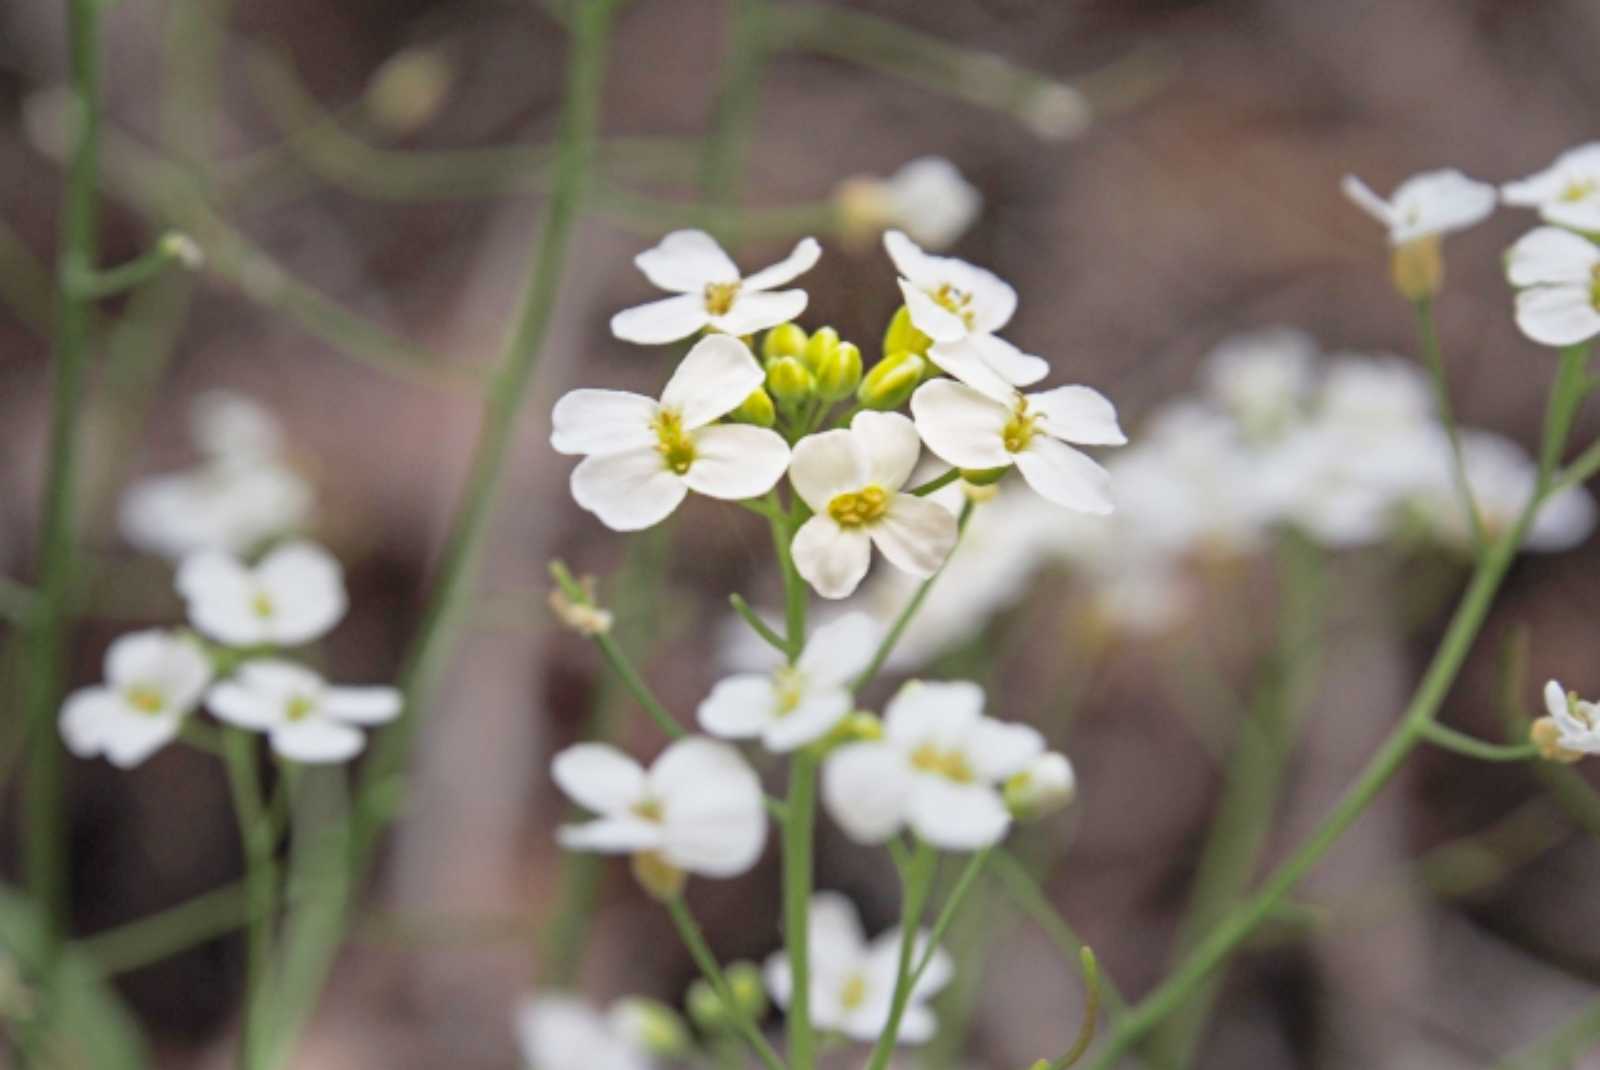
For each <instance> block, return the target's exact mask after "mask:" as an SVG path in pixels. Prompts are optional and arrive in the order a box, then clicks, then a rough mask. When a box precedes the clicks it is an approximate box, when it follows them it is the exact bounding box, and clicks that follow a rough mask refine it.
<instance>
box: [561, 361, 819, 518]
mask: <svg viewBox="0 0 1600 1070" xmlns="http://www.w3.org/2000/svg"><path fill="white" fill-rule="evenodd" d="M765 378H766V373H764V372H763V371H762V370H761V365H759V364H757V363H756V359H755V357H754V355H752V354H751V352H750V350H749V348H748V347H747V346H746V345H745V344H744V343H743V342H741V341H739V340H738V339H737V338H733V337H731V336H729V335H725V334H718V335H712V336H710V337H707V338H704V339H702V340H701V341H699V342H697V343H696V344H695V346H694V348H693V349H691V350H690V351H689V354H688V356H686V357H684V358H683V363H682V364H680V365H678V368H677V370H676V371H675V372H673V374H672V378H671V379H670V380H668V382H667V385H666V388H665V389H664V390H663V391H662V392H661V400H660V401H659V402H657V401H653V400H651V399H650V398H647V397H643V396H642V395H639V394H629V393H624V392H622V391H619V390H574V391H572V392H571V393H569V394H567V395H566V396H565V397H563V398H562V399H561V400H560V401H558V402H556V407H555V413H554V415H553V417H552V423H553V425H554V426H553V430H552V432H551V435H550V444H551V445H552V446H553V447H554V448H555V449H556V450H557V452H560V453H567V454H583V455H585V456H584V459H583V461H582V462H581V463H579V465H578V467H577V468H575V469H574V470H573V472H572V496H573V498H574V499H576V500H577V502H578V504H579V505H581V506H583V507H584V508H585V509H587V510H589V511H590V512H592V513H594V514H595V515H596V516H598V517H599V518H600V520H601V522H602V523H604V524H605V525H606V526H607V527H610V528H612V529H614V530H617V531H638V530H640V529H642V528H647V527H650V526H651V525H653V524H657V523H659V522H660V521H662V520H664V519H666V517H667V516H668V515H670V514H671V513H672V511H673V510H674V509H676V508H677V507H678V505H679V503H680V502H682V501H683V499H684V498H685V497H686V496H687V495H688V493H689V491H691V490H693V491H697V492H699V493H701V494H705V495H708V496H710V497H712V498H722V499H726V500H738V499H742V498H754V497H757V496H758V495H762V494H765V493H766V492H767V491H769V490H771V489H772V487H773V485H774V484H776V483H777V482H778V480H779V479H781V478H782V477H783V473H784V471H785V469H787V468H788V466H789V446H788V444H787V443H785V442H784V440H783V436H782V435H779V434H778V433H777V432H775V431H768V430H766V429H765V428H761V427H752V426H750V425H748V424H718V423H715V421H716V420H717V419H719V418H720V417H723V416H726V415H727V414H728V413H730V412H732V411H733V410H734V409H736V408H738V407H739V404H740V402H742V401H744V399H745V398H746V397H748V396H749V395H750V393H751V391H753V390H755V389H756V388H757V387H759V386H760V385H761V384H762V382H763V381H764V380H765Z"/></svg>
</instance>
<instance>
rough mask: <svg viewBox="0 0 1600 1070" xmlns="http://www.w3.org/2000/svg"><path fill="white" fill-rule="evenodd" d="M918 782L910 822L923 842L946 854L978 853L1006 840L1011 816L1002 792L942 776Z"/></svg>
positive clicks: (925, 777) (910, 806)
mask: <svg viewBox="0 0 1600 1070" xmlns="http://www.w3.org/2000/svg"><path fill="white" fill-rule="evenodd" d="M916 779H917V783H916V788H915V789H914V790H913V791H912V793H911V800H910V803H909V806H908V823H909V824H910V825H911V827H912V829H914V830H915V831H916V834H917V835H918V836H919V837H920V838H921V839H922V840H923V841H924V842H926V843H929V844H931V845H932V846H934V847H937V848H939V849H941V850H945V851H977V850H981V849H982V848H985V847H992V846H993V845H994V844H997V843H999V842H1000V841H1001V840H1003V839H1005V835H1006V830H1007V829H1009V828H1010V827H1011V813H1010V812H1009V811H1008V810H1007V809H1006V807H1005V803H1003V802H1002V801H1001V799H1000V794H999V792H997V791H995V790H994V789H993V788H991V787H989V786H988V785H986V784H958V783H956V782H955V781H953V780H947V779H946V778H944V777H941V776H919V777H917V778H916Z"/></svg>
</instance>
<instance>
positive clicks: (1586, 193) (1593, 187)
mask: <svg viewBox="0 0 1600 1070" xmlns="http://www.w3.org/2000/svg"><path fill="white" fill-rule="evenodd" d="M1500 199H1501V200H1503V201H1505V202H1506V203H1507V204H1514V205H1517V206H1518V207H1521V208H1537V209H1539V215H1540V216H1541V217H1542V218H1543V219H1544V221H1545V222H1546V223H1554V224H1555V225H1556V226H1558V227H1571V228H1572V229H1573V230H1582V231H1588V232H1590V233H1593V232H1595V231H1600V141H1591V142H1589V143H1588V144H1586V145H1579V146H1578V147H1577V148H1575V149H1569V150H1567V151H1566V152H1563V153H1562V154H1561V155H1560V156H1558V157H1556V161H1555V163H1553V164H1551V165H1550V166H1549V167H1547V168H1545V169H1544V170H1543V171H1540V172H1539V173H1538V174H1536V175H1530V176H1529V177H1527V178H1524V179H1521V180H1520V181H1517V182H1507V183H1506V184H1505V185H1503V186H1501V187H1500Z"/></svg>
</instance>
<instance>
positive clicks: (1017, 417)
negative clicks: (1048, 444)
mask: <svg viewBox="0 0 1600 1070" xmlns="http://www.w3.org/2000/svg"><path fill="white" fill-rule="evenodd" d="M1040 415H1041V414H1039V413H1036V412H1029V411H1028V401H1027V399H1026V398H1022V397H1019V398H1017V403H1016V405H1015V407H1013V408H1012V410H1011V419H1009V420H1007V421H1006V425H1005V427H1004V428H1002V429H1001V431H1000V437H1001V439H1002V441H1004V442H1005V446H1006V450H1007V452H1009V453H1020V452H1022V451H1023V450H1024V449H1027V447H1028V443H1029V442H1032V441H1033V436H1034V435H1035V434H1036V433H1037V432H1038V430H1039V419H1040Z"/></svg>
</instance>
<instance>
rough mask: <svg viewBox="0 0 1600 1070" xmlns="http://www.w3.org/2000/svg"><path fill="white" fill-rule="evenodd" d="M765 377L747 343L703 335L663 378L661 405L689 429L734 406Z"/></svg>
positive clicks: (721, 336)
mask: <svg viewBox="0 0 1600 1070" xmlns="http://www.w3.org/2000/svg"><path fill="white" fill-rule="evenodd" d="M765 379H766V374H765V373H764V372H763V371H762V370H761V365H760V364H757V363H756V358H755V354H753V353H751V352H750V347H749V346H747V345H745V344H744V343H743V342H741V341H739V339H737V338H733V337H731V336H729V335H725V334H712V335H707V336H706V337H705V338H702V339H701V340H700V341H698V342H696V343H695V344H694V348H692V349H690V350H689V353H688V355H687V356H685V357H684V358H683V362H682V363H681V364H679V365H678V368H677V370H676V371H674V372H673V373H672V378H671V379H669V380H667V385H666V387H665V388H664V389H663V390H662V391H661V407H662V408H663V409H667V410H670V411H672V412H675V413H677V414H678V415H679V416H680V417H681V418H682V419H683V426H684V428H685V429H686V430H690V431H692V430H694V429H695V428H698V427H704V426H705V425H706V424H709V423H710V422H711V421H713V420H715V419H717V418H718V417H721V416H726V415H727V414H728V413H730V412H732V411H733V410H734V409H737V408H738V407H739V405H740V404H741V403H742V402H743V401H744V399H745V398H747V397H749V396H750V392H751V391H753V390H754V389H755V388H756V387H758V386H760V385H761V384H762V382H763V381H764V380H765Z"/></svg>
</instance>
